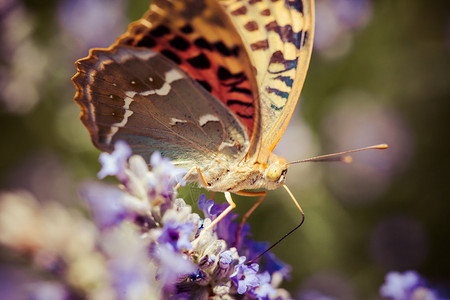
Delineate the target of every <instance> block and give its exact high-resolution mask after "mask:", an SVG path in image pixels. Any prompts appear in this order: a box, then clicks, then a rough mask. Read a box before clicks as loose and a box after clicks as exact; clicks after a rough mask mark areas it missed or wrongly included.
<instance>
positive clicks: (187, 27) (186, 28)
mask: <svg viewBox="0 0 450 300" xmlns="http://www.w3.org/2000/svg"><path fill="white" fill-rule="evenodd" d="M180 30H181V32H183V33H186V34H189V33H192V32H194V28H192V26H191V25H189V24H186V25H184V26H183V27H181V28H180Z"/></svg>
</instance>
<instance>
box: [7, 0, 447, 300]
mask: <svg viewBox="0 0 450 300" xmlns="http://www.w3.org/2000/svg"><path fill="white" fill-rule="evenodd" d="M316 6H317V16H316V26H317V31H316V32H317V33H316V40H315V42H316V45H315V49H314V52H313V58H312V61H311V64H310V69H309V73H308V76H307V80H306V83H305V86H304V89H303V92H302V96H301V101H300V104H299V105H298V109H297V111H296V114H295V115H294V117H293V119H292V121H291V124H290V126H289V128H288V130H287V131H286V134H285V136H284V137H283V139H282V141H281V142H280V144H279V145H278V147H277V148H276V153H278V154H281V155H283V156H285V157H286V158H287V160H288V161H293V160H299V159H304V158H308V157H311V156H315V155H319V154H326V153H331V152H338V151H343V150H349V149H352V148H357V147H362V146H367V145H371V144H378V143H388V144H389V145H390V148H389V149H388V150H385V151H367V152H364V153H359V154H356V155H354V162H353V163H352V164H339V163H337V164H336V163H325V164H317V163H310V164H300V165H293V166H291V168H290V170H289V172H288V180H287V185H288V186H289V187H290V188H291V189H292V191H293V193H294V195H295V196H296V197H297V199H298V200H299V201H300V204H301V205H302V207H303V210H304V211H305V213H306V223H305V224H304V225H303V226H302V227H301V229H299V230H298V231H297V232H295V233H294V234H292V236H290V237H289V238H288V239H286V240H285V241H284V242H283V243H281V244H280V245H279V246H278V247H276V249H275V250H274V252H275V253H276V254H277V255H278V257H279V258H280V259H282V260H284V261H285V262H287V263H288V264H290V265H292V267H293V271H292V280H291V281H290V282H287V283H285V285H284V286H285V287H286V288H287V289H289V290H290V291H291V293H292V295H293V297H294V298H300V297H301V295H302V293H304V292H306V291H308V290H312V289H315V290H319V291H322V292H323V294H325V295H329V296H334V297H336V298H338V299H376V298H377V297H378V296H377V294H378V288H379V286H380V285H381V284H382V283H383V280H384V279H383V278H384V275H385V274H386V273H387V272H388V271H391V270H399V271H403V270H409V269H415V270H417V271H419V272H420V273H421V274H422V275H423V276H424V277H426V278H427V279H428V280H429V281H430V282H431V283H432V284H433V285H434V286H435V287H440V288H443V289H445V288H446V287H450V271H449V270H450V255H449V254H450V247H449V245H448V244H449V243H448V240H449V236H450V224H449V223H450V222H449V221H448V219H449V214H450V184H449V180H448V173H449V172H450V159H449V149H448V148H449V145H450V141H449V135H448V131H449V129H450V127H449V122H448V120H449V114H450V101H449V100H450V88H449V79H450V10H449V6H450V5H449V2H448V1H444V0H441V1H419V0H397V1H389V0H378V1H369V0H359V1H358V0H335V1H334V0H318V1H316ZM147 7H148V1H144V0H129V1H127V0H120V1H119V0H108V1H107V0H77V1H75V0H67V1H63V0H60V1H59V0H51V1H36V0H23V1H20V0H4V1H2V2H0V26H1V31H0V107H1V108H0V110H1V112H0V113H1V118H0V124H1V125H0V128H1V137H2V142H1V154H2V155H1V156H0V187H1V190H3V191H5V190H17V189H27V190H29V191H31V192H32V193H33V194H35V195H36V196H37V198H38V199H39V200H40V201H48V200H56V201H62V202H64V203H67V204H71V205H80V204H79V200H78V198H77V194H76V191H77V186H78V185H79V183H80V182H82V181H83V180H85V179H88V178H89V179H92V178H94V177H95V175H96V173H97V172H98V170H99V168H100V165H99V163H98V162H97V157H98V154H99V151H98V150H96V149H95V148H94V147H93V146H92V144H91V142H90V139H89V136H88V133H87V130H86V129H85V128H84V127H83V126H82V124H81V122H80V120H79V108H78V106H77V105H76V103H75V102H74V101H73V95H74V93H75V89H74V87H73V85H72V83H71V81H70V78H71V77H72V76H73V75H74V74H75V68H74V62H75V60H77V59H78V58H82V57H84V56H86V55H87V54H88V49H89V48H91V47H106V46H108V45H109V44H111V43H113V42H114V41H115V39H116V38H117V37H118V36H119V35H120V34H121V33H123V32H125V30H126V27H127V24H128V23H129V22H130V21H132V20H135V19H138V18H139V17H140V16H141V15H142V14H143V13H144V12H145V10H146V8H147ZM200 193H202V190H201V189H199V188H196V187H189V188H185V189H184V190H183V194H184V195H185V197H186V199H187V201H188V202H189V203H190V204H194V202H195V201H196V199H197V198H198V195H199V194H200ZM221 197H222V195H217V198H218V199H222V198H221ZM254 200H256V199H254ZM254 200H253V199H251V198H242V197H237V200H236V202H237V204H238V208H237V210H236V211H237V212H240V213H242V212H244V211H246V210H247V209H248V208H249V207H250V206H251V205H252V203H253V202H254ZM299 220H300V216H299V214H298V211H297V210H296V209H295V208H294V206H293V204H292V202H291V201H290V200H289V198H288V197H287V195H286V193H285V192H284V191H283V190H281V189H280V190H277V191H274V192H270V193H269V196H268V197H267V199H266V200H265V201H264V202H263V204H262V205H261V207H260V208H259V209H258V210H257V211H256V212H255V213H254V214H253V215H252V216H251V217H250V219H249V222H250V224H251V226H252V232H253V233H254V238H255V239H256V240H260V241H271V242H274V241H276V240H278V239H279V238H280V237H281V236H282V235H283V234H284V233H286V232H287V231H288V230H290V229H292V228H293V227H294V226H295V225H296V224H297V222H298V221H299ZM1 253H2V252H0V255H1Z"/></svg>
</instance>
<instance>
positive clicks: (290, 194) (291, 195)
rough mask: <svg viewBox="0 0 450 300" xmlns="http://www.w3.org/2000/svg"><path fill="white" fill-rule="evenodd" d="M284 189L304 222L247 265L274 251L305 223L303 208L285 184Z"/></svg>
mask: <svg viewBox="0 0 450 300" xmlns="http://www.w3.org/2000/svg"><path fill="white" fill-rule="evenodd" d="M282 186H283V187H284V189H285V190H286V191H287V192H288V194H289V196H290V197H291V199H292V201H293V202H294V204H295V206H297V208H298V210H299V211H300V214H301V215H302V220H301V221H300V224H298V225H297V226H295V228H294V229H292V230H291V231H289V232H288V233H286V234H285V235H284V236H283V237H282V238H281V239H279V240H278V241H277V242H276V243H274V244H272V246H270V247H269V248H267V249H266V250H264V252H262V253H261V254H259V255H258V256H257V257H255V258H253V259H251V260H250V261H248V262H247V263H246V264H247V265H250V264H251V263H252V262H254V261H255V260H257V259H259V258H260V257H261V256H263V255H264V254H266V253H267V252H269V251H270V250H272V248H273V247H275V246H276V245H278V244H279V243H281V241H282V240H284V239H285V238H287V237H288V236H289V235H290V234H291V233H293V232H294V231H296V230H297V229H299V228H300V226H302V225H303V223H304V222H305V214H304V213H303V210H302V208H301V207H300V204H298V201H297V200H296V199H295V197H294V195H293V194H292V192H291V191H290V190H289V188H288V187H287V186H286V185H285V184H283V185H282Z"/></svg>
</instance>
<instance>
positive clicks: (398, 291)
mask: <svg viewBox="0 0 450 300" xmlns="http://www.w3.org/2000/svg"><path fill="white" fill-rule="evenodd" d="M385 280H386V281H385V283H384V284H383V285H382V286H381V288H380V295H381V296H383V297H386V298H389V299H394V300H409V299H423V300H435V299H436V300H437V299H438V298H437V296H436V294H435V292H434V291H433V290H431V289H428V288H427V287H426V284H425V282H424V280H423V279H422V278H421V277H420V275H419V274H418V273H417V272H415V271H406V272H404V273H403V274H402V273H399V272H389V273H388V274H387V275H386V278H385Z"/></svg>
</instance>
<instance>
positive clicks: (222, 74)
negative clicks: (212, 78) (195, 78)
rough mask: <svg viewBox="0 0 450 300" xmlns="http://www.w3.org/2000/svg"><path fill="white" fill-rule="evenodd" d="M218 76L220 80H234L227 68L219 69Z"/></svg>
mask: <svg viewBox="0 0 450 300" xmlns="http://www.w3.org/2000/svg"><path fill="white" fill-rule="evenodd" d="M217 76H218V77H219V79H220V80H227V79H230V78H233V75H232V74H231V72H230V71H228V69H227V68H225V67H222V66H220V67H219V69H218V70H217Z"/></svg>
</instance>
